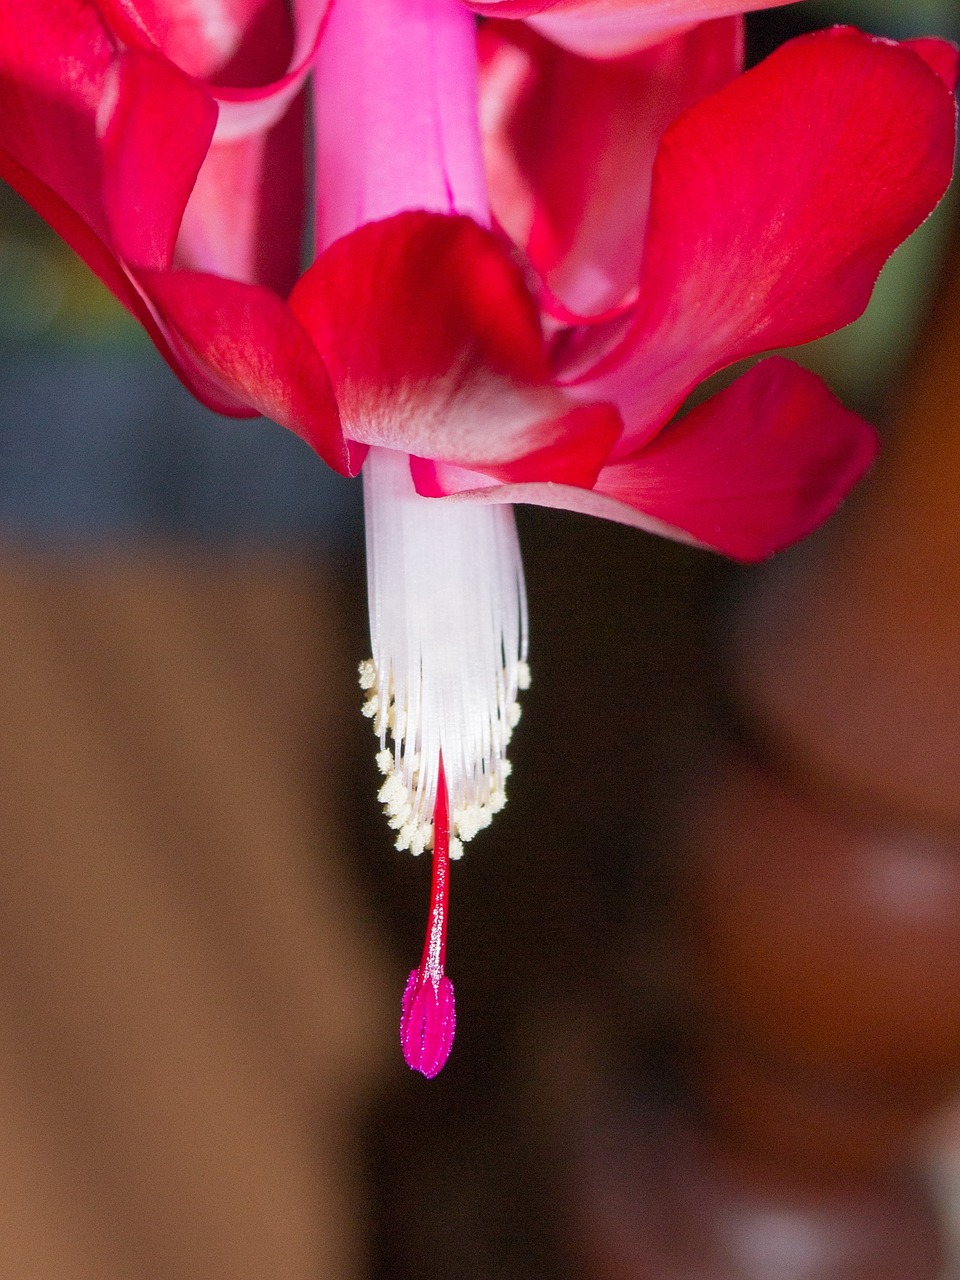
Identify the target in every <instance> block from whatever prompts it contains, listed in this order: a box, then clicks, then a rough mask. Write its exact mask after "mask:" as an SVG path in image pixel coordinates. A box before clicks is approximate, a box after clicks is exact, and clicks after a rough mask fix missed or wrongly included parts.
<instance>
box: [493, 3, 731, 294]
mask: <svg viewBox="0 0 960 1280" xmlns="http://www.w3.org/2000/svg"><path fill="white" fill-rule="evenodd" d="M480 53H481V74H480V118H481V122H482V127H483V133H484V153H485V157H486V162H487V174H488V179H489V185H490V203H491V209H492V211H493V213H494V216H495V217H496V218H497V220H498V221H499V223H500V225H501V226H502V227H503V228H504V229H505V230H506V231H507V233H508V234H509V235H510V236H511V238H512V239H513V240H514V241H515V242H516V243H517V244H518V245H519V246H520V247H521V248H522V249H523V250H524V251H525V252H526V254H527V256H528V257H529V258H530V260H531V261H532V263H533V265H534V267H535V268H536V269H537V271H538V272H539V273H540V274H541V275H542V276H543V277H544V279H545V282H546V284H547V286H548V288H549V289H550V291H551V292H552V293H553V294H555V295H556V296H557V297H558V298H559V299H560V301H561V303H562V306H563V308H564V309H565V311H566V312H568V313H569V312H573V313H577V314H578V315H580V316H583V315H585V314H586V313H597V312H600V313H603V312H606V311H608V310H609V309H610V308H612V307H615V306H617V305H618V304H620V303H622V302H623V300H624V299H625V298H628V297H630V296H631V295H635V294H636V288H637V280H638V278H639V275H640V262H641V259H642V255H643V239H644V230H645V227H646V220H647V208H648V205H649V198H650V178H651V174H652V170H653V161H654V156H655V155H656V151H657V146H658V144H659V141H660V136H661V134H662V133H663V131H664V129H665V128H666V127H667V125H668V124H669V123H670V122H671V120H673V119H674V118H675V117H676V116H677V115H679V114H680V112H681V111H683V110H684V109H685V108H687V107H688V106H690V105H692V104H693V103H695V102H698V101H699V100H700V99H701V98H703V97H705V96H706V95H707V94H709V93H712V92H714V91H715V90H717V89H719V88H721V87H722V86H723V85H725V84H727V83H728V82H729V81H730V80H731V79H733V77H734V76H735V75H737V74H738V72H739V71H740V70H741V66H742V61H743V23H742V19H740V18H725V19H721V20H719V21H717V22H705V23H702V24H701V25H700V26H698V27H696V28H694V29H693V30H692V31H690V32H688V33H687V34H685V35H682V36H677V37H675V38H674V39H672V40H667V41H666V42H664V43H663V44H660V45H657V46H656V47H655V48H652V49H648V50H646V51H644V52H642V53H637V54H634V55H632V56H630V57H625V58H617V59H613V60H608V61H598V60H596V59H590V58H582V57H578V56H577V55H575V54H571V53H568V52H567V51H566V50H564V49H561V48H559V47H558V46H557V45H554V44H551V43H550V42H549V41H547V40H544V39H543V38H542V37H540V36H538V35H536V34H535V33H534V32H532V31H530V30H529V29H527V28H525V27H524V26H522V25H520V24H518V23H506V22H501V23H488V24H486V25H485V26H484V27H482V28H481V30H480Z"/></svg>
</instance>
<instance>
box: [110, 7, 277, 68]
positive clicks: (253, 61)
mask: <svg viewBox="0 0 960 1280" xmlns="http://www.w3.org/2000/svg"><path fill="white" fill-rule="evenodd" d="M98 3H99V7H100V10H101V12H102V13H103V14H104V16H105V18H106V20H107V21H108V22H109V23H110V25H111V27H112V28H113V30H114V31H115V32H116V33H117V35H118V37H119V38H120V39H121V40H123V41H124V42H125V43H126V44H129V45H132V46H134V47H139V48H142V49H153V50H158V51H159V52H161V53H162V54H163V55H164V56H165V57H167V58H169V59H170V61H171V62H174V63H176V65H177V66H178V67H179V68H180V69H181V70H182V71H185V72H186V74H187V75H188V76H192V77H194V78H195V79H197V80H205V81H208V82H210V83H212V84H224V85H242V84H244V83H245V82H246V81H250V80H251V79H252V83H253V84H257V83H264V82H266V81H269V80H273V79H276V78H277V76H279V75H282V74H283V72H284V71H285V70H286V66H287V63H288V61H289V58H290V52H291V32H290V22H289V18H288V15H287V13H286V9H285V6H284V5H283V3H282V0H213V3H211V0H98ZM255 45H256V46H259V47H258V48H256V49H254V47H253V46H255ZM264 68H266V69H267V70H268V73H267V74H266V75H260V76H259V77H257V71H258V70H263V69H264ZM271 68H272V71H273V74H272V75H271V74H270V73H269V71H270V69H271ZM253 77H256V78H253Z"/></svg>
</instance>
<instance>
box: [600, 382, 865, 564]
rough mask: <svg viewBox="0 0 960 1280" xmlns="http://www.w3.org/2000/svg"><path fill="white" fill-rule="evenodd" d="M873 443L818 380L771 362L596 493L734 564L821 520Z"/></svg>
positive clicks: (603, 479)
mask: <svg viewBox="0 0 960 1280" xmlns="http://www.w3.org/2000/svg"><path fill="white" fill-rule="evenodd" d="M877 443H878V442H877V437H876V433H875V432H874V430H873V428H872V427H870V426H869V425H868V424H867V423H866V422H864V421H863V419H862V418H860V417H858V416H857V415H856V414H855V413H851V412H850V411H849V410H847V409H845V408H844V407H843V405H842V404H840V402H839V401H838V400H837V399H836V397H835V396H833V395H832V393H831V392H830V391H828V390H827V388H826V387H825V386H824V385H823V383H822V382H821V381H820V379H819V378H817V377H816V376H815V375H814V374H812V373H810V372H808V371H807V370H806V369H802V368H800V366H799V365H795V364H793V363H791V362H790V361H789V360H784V359H782V358H780V357H773V358H772V359H769V360H764V361H761V362H760V363H759V364H756V365H754V366H753V368H752V369H750V370H749V372H748V373H745V374H744V375H743V376H742V377H740V378H738V379H737V380H736V382H734V383H732V384H731V385H730V386H729V387H727V388H726V389H725V390H723V391H721V392H719V393H718V394H717V395H715V396H713V397H712V398H711V399H710V400H707V401H706V402H705V403H704V404H701V405H698V406H697V407H696V408H695V409H692V410H691V411H690V413H688V414H687V415H686V417H685V418H683V419H682V420H681V421H680V422H678V423H676V424H675V425H673V426H670V427H668V428H667V429H666V430H665V431H663V432H661V433H660V435H659V436H657V438H656V439H655V440H653V441H651V442H650V444H648V445H647V446H646V447H645V448H643V449H641V450H639V451H638V452H637V453H636V454H635V455H634V456H633V457H632V458H628V459H625V460H624V461H623V462H619V463H616V464H614V465H613V466H610V467H607V468H606V469H605V470H604V471H603V472H602V474H601V476H600V479H599V480H598V481H597V485H596V488H597V490H598V491H599V492H601V493H604V494H607V495H608V496H609V497H612V498H617V499H618V500H619V501H621V502H626V503H628V504H629V505H630V506H633V507H637V508H638V509H640V510H641V511H643V512H644V513H645V514H646V515H651V516H654V517H655V518H656V519H658V520H662V521H663V522H664V523H665V524H669V525H674V526H676V527H677V528H679V529H682V530H684V531H685V532H686V533H687V534H689V535H690V536H692V537H693V538H694V539H696V540H697V541H698V542H700V543H702V544H704V545H706V546H709V547H713V548H714V549H716V550H717V551H722V552H724V553H725V554H726V555H729V556H733V557H734V558H735V559H737V560H760V559H762V558H763V557H764V556H767V555H770V554H771V552H774V551H778V550H780V549H781V548H782V547H785V546H788V545H789V544H790V543H791V542H796V541H797V539H799V538H802V537H804V535H805V534H807V533H809V532H810V531H811V529H815V528H816V527H817V525H819V524H820V523H821V522H822V521H823V520H825V519H826V518H827V516H828V515H830V513H831V512H832V511H833V510H834V509H835V508H836V507H837V505H838V504H839V503H840V501H841V500H842V499H843V498H844V497H845V496H846V494H847V493H848V492H849V490H850V489H851V488H852V487H853V485H854V484H856V482H857V481H858V480H859V479H860V477H861V476H862V475H863V473H864V472H865V471H866V469H867V468H868V467H869V466H870V464H871V463H872V462H873V459H874V458H875V456H876V452H877Z"/></svg>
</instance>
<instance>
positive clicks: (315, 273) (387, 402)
mask: <svg viewBox="0 0 960 1280" xmlns="http://www.w3.org/2000/svg"><path fill="white" fill-rule="evenodd" d="M290 307H291V310H292V311H293V313H294V315H296V316H297V318H298V319H299V320H300V322H301V323H302V324H303V326H304V328H305V329H306V330H307V332H308V333H309V334H310V336H311V337H312V338H313V340H314V342H315V344H316V346H317V349H318V351H319V352H320V354H321V356H322V357H323V360H324V363H325V364H326V366H327V369H328V370H329V372H330V376H331V378H332V380H333V385H334V387H335V389H336V395H337V402H338V404H339V406H340V412H341V415H342V417H343V423H344V429H345V431H346V433H347V435H348V436H349V437H350V438H351V439H352V440H358V441H361V442H363V443H365V444H376V445H382V446H384V447H386V448H388V449H399V450H402V451H403V452H406V453H410V454H414V455H416V456H418V457H420V458H426V459H444V460H446V461H451V462H456V463H458V464H461V465H467V466H477V467H498V466H500V465H502V464H506V463H512V462H515V461H516V460H517V459H520V458H523V457H524V456H525V455H527V454H530V453H533V452H535V451H538V450H547V451H549V450H551V448H552V449H553V455H552V457H553V461H554V463H555V464H556V465H562V466H564V467H566V468H569V467H570V466H574V465H576V459H577V458H579V459H580V463H581V467H582V468H583V469H585V470H586V471H589V470H590V469H592V468H593V467H594V463H595V458H594V457H593V456H591V450H590V449H585V448H584V447H583V446H582V444H581V443H578V436H579V435H580V434H582V430H583V428H582V425H581V423H582V420H581V419H580V418H579V416H577V417H576V418H575V420H574V425H576V426H577V427H578V428H579V430H578V432H576V433H571V432H570V431H569V429H568V428H569V422H568V415H569V414H570V411H571V409H573V407H574V406H573V405H572V404H571V403H570V401H569V400H568V399H567V398H566V397H565V396H564V395H563V394H562V393H561V392H559V391H557V390H556V389H555V388H552V387H550V386H547V385H544V384H545V383H546V382H547V379H548V371H547V365H546V357H545V353H544V349H543V342H542V339H541V335H540V328H539V321H538V317H537V312H536V308H535V306H534V303H533V301H532V299H531V298H530V295H529V294H528V292H527V290H526V287H525V285H524V280H523V275H522V273H521V271H520V268H519V267H518V266H517V265H516V264H515V263H514V262H512V261H511V259H510V257H509V256H508V254H507V252H506V251H505V249H504V246H503V245H502V244H501V243H500V242H499V241H498V240H497V239H496V237H495V236H493V235H492V234H491V233H490V232H489V231H486V230H484V229H483V228H482V227H479V226H478V225H477V224H476V223H475V222H473V221H471V220H470V219H469V218H462V217H446V216H444V215H442V214H429V213H405V214H398V215H397V216H396V217H394V218H388V219H386V220H384V221H382V222H375V223H368V224H366V225H365V226H363V227H360V228H359V229H358V230H357V231H355V232H354V233H353V234H352V235H349V236H345V237H343V239H341V240H338V241H337V242H336V243H335V244H333V245H331V247H330V248H329V249H328V250H327V251H326V252H325V253H323V254H321V256H320V257H319V258H318V259H317V261H316V262H315V263H314V264H313V266H312V267H310V269H309V270H308V271H307V272H306V273H305V274H304V275H303V276H302V277H301V279H300V281H299V283H298V284H297V286H296V288H295V289H294V291H293V293H292V294H291V296H290ZM592 421H593V420H592V419H591V422H592ZM602 421H603V428H602V429H603V431H604V433H605V434H604V444H603V449H604V451H606V450H608V449H609V447H610V440H611V431H610V423H611V421H613V422H614V423H615V430H614V432H613V434H614V435H615V434H618V433H619V421H618V420H617V419H616V418H615V415H613V414H612V413H611V411H609V410H604V412H603V419H602ZM565 451H566V452H565ZM561 453H564V454H565V456H564V458H563V461H562V463H561V462H560V460H559V457H558V456H557V455H558V454H561Z"/></svg>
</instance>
